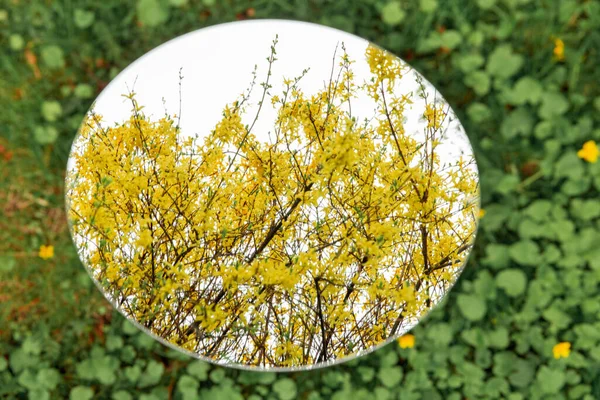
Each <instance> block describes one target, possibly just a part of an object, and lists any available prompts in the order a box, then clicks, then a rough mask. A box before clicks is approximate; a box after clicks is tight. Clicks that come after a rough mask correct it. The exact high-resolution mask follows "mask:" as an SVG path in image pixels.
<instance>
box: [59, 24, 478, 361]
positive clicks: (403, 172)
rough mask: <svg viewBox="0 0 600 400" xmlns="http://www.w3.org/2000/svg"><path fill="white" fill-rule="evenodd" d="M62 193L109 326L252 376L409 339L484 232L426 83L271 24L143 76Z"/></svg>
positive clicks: (244, 28) (305, 32)
mask: <svg viewBox="0 0 600 400" xmlns="http://www.w3.org/2000/svg"><path fill="white" fill-rule="evenodd" d="M309 43H310V46H309V45H308V44H309ZM67 188H68V191H67V207H68V213H69V218H70V222H71V225H70V227H71V233H72V236H73V240H74V243H75V244H76V246H77V247H78V250H79V255H80V257H81V259H82V261H83V263H84V264H85V265H86V267H87V268H88V270H89V272H90V274H91V275H92V276H93V278H94V280H95V281H96V283H97V284H98V286H99V287H100V288H101V290H102V291H103V292H104V294H105V296H106V297H107V298H108V299H109V300H110V301H111V302H112V303H113V304H114V305H115V307H117V309H118V310H119V311H120V312H122V313H123V314H124V315H125V316H126V317H128V318H129V319H130V320H132V321H134V322H136V323H138V324H139V326H141V327H143V328H145V329H146V330H147V331H148V332H150V333H152V334H153V335H155V337H157V338H159V339H160V340H162V341H163V342H165V343H168V344H170V345H172V346H174V347H176V348H178V349H181V350H184V351H187V352H189V353H191V354H194V355H196V356H198V357H201V358H205V359H207V360H210V361H212V362H216V363H221V364H228V365H235V366H240V367H259V368H279V369H281V368H287V369H298V368H308V367H314V366H316V365H328V364H331V363H334V362H335V361H339V360H341V359H344V358H347V357H348V356H355V355H360V354H365V353H367V352H369V351H372V350H373V349H375V348H376V347H378V346H380V345H382V344H384V343H386V342H388V341H390V340H393V339H394V338H397V337H398V336H400V335H402V334H404V333H406V332H407V331H408V330H409V329H410V328H411V327H413V326H414V325H415V324H417V323H418V321H419V320H420V319H421V318H422V317H423V316H424V315H425V314H426V313H427V312H428V311H429V310H430V309H431V308H432V307H433V306H434V305H435V304H437V303H438V302H439V301H440V300H441V299H442V297H443V296H444V295H445V294H446V293H447V292H448V290H449V289H450V288H451V286H452V285H453V284H454V282H455V281H456V279H457V278H458V275H459V273H460V271H461V269H462V267H463V265H464V262H465V260H466V258H467V255H468V253H469V251H470V249H471V246H472V243H473V240H474V236H475V231H476V227H477V216H478V212H479V185H478V175H477V169H476V166H475V161H474V157H473V153H472V149H471V147H470V144H469V141H468V139H467V137H466V135H465V133H464V131H463V129H462V127H461V125H460V123H459V121H458V119H457V118H456V116H455V115H454V113H453V112H452V110H451V109H450V107H449V106H448V104H447V103H446V102H445V101H444V99H443V98H442V97H441V96H440V94H439V93H438V92H437V91H436V90H435V89H434V88H433V87H432V86H431V85H430V84H429V83H428V82H427V81H425V80H424V79H423V78H422V77H421V76H420V75H419V74H417V73H416V72H415V71H414V70H412V69H411V68H410V67H409V66H408V65H407V64H405V63H404V62H403V61H402V60H400V59H399V58H397V57H395V56H394V55H392V54H390V53H388V52H386V51H385V50H383V49H381V48H379V47H376V46H374V45H372V44H370V43H368V42H366V41H364V40H362V39H360V38H358V37H355V36H352V35H349V34H346V33H343V32H341V31H338V30H334V29H330V28H325V27H321V26H318V25H313V24H307V23H299V22H291V21H277V20H271V21H255V22H237V23H231V24H225V25H218V26H215V27H211V28H208V29H203V30H200V31H197V32H193V33H191V34H188V35H184V36H182V37H181V38H178V39H175V40H173V41H170V42H168V43H166V44H164V45H162V46H160V47H158V48H157V49H155V50H153V51H152V52H150V53H148V54H147V55H146V56H144V57H142V58H141V59H139V60H138V61H136V62H135V63H133V64H132V65H131V66H130V67H129V68H127V69H126V70H125V71H123V72H122V73H121V74H120V75H119V76H117V77H116V78H115V80H114V81H113V82H111V84H110V85H109V86H108V87H107V88H106V89H105V91H104V92H103V93H102V94H101V95H100V96H99V98H98V99H97V100H96V102H95V103H94V105H93V107H92V109H91V110H90V111H89V112H88V114H87V115H86V117H85V120H84V122H83V124H82V126H81V129H80V131H79V134H78V136H77V138H76V140H75V143H74V145H73V148H72V151H71V156H70V159H69V165H68V175H67Z"/></svg>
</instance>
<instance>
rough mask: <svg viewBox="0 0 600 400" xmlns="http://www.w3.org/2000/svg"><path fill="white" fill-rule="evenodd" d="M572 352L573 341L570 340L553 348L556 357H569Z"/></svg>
mask: <svg viewBox="0 0 600 400" xmlns="http://www.w3.org/2000/svg"><path fill="white" fill-rule="evenodd" d="M570 352H571V343H569V342H560V343H558V344H557V345H555V346H554V347H553V348H552V354H554V358H556V359H559V358H561V357H565V358H566V357H569V353H570Z"/></svg>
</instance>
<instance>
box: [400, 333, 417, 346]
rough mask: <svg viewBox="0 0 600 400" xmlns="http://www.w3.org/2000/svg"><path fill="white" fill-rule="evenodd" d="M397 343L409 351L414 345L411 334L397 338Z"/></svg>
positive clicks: (413, 338) (413, 337)
mask: <svg viewBox="0 0 600 400" xmlns="http://www.w3.org/2000/svg"><path fill="white" fill-rule="evenodd" d="M398 343H399V344H400V347H401V348H403V349H411V348H413V347H414V345H415V336H414V335H411V334H407V335H404V336H400V337H399V338H398Z"/></svg>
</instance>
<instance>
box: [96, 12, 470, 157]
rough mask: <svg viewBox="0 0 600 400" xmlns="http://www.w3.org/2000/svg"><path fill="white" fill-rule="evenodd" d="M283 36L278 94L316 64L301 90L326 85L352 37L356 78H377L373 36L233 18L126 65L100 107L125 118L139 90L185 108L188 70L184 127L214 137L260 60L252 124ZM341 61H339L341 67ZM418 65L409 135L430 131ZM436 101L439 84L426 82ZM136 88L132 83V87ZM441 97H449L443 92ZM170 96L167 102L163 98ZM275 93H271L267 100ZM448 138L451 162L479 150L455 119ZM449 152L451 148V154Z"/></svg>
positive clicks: (366, 107) (153, 105)
mask: <svg viewBox="0 0 600 400" xmlns="http://www.w3.org/2000/svg"><path fill="white" fill-rule="evenodd" d="M276 34H278V35H279V43H278V44H277V46H276V50H277V56H276V57H277V61H275V63H274V66H273V75H272V78H271V84H272V85H273V89H271V93H272V94H281V89H282V88H283V84H282V80H283V77H287V78H293V77H296V76H298V75H300V74H301V72H302V70H303V69H305V68H308V67H310V71H309V72H308V74H307V75H306V76H305V77H304V78H303V79H302V81H301V83H300V88H302V89H303V90H304V92H305V93H306V94H312V93H315V92H316V91H317V90H319V89H322V88H323V86H324V84H325V81H328V80H329V76H330V72H331V66H332V57H333V54H334V51H335V49H336V45H337V44H338V43H339V44H340V47H339V48H338V53H337V55H338V56H339V55H341V54H342V49H341V43H342V42H344V44H345V46H346V49H347V51H348V54H349V56H350V58H351V59H353V60H355V61H356V62H355V63H354V64H352V68H353V70H354V73H355V78H356V83H357V84H361V83H362V82H363V81H364V80H365V79H368V78H370V76H371V75H370V72H369V67H368V65H367V63H366V61H365V58H364V52H365V49H366V47H367V45H368V42H367V41H366V40H364V39H361V38H359V37H357V36H354V35H351V34H348V33H345V32H343V31H340V30H337V29H333V28H329V27H324V26H321V25H316V24H311V23H305V22H298V21H288V20H254V21H243V22H233V23H227V24H221V25H216V26H212V27H208V28H204V29H201V30H198V31H195V32H191V33H188V34H186V35H183V36H180V37H178V38H175V39H173V40H171V41H169V42H166V43H164V44H163V45H161V46H159V47H157V48H155V49H153V50H152V51H150V52H148V53H147V54H145V55H144V56H142V57H140V58H139V59H137V60H136V61H135V62H133V63H132V64H131V65H129V66H128V67H127V68H126V69H125V70H124V71H122V72H121V73H120V74H119V75H118V76H117V77H116V78H115V79H114V80H113V81H112V82H111V83H110V84H109V85H108V86H107V87H106V88H105V89H104V91H103V92H102V93H101V94H100V96H99V97H98V98H97V100H96V103H95V111H96V112H97V113H99V114H100V115H102V116H103V120H104V123H105V125H113V124H114V123H120V122H123V121H125V120H127V119H128V118H129V116H130V115H131V103H130V101H129V100H128V99H125V98H124V97H122V96H121V95H122V94H126V93H128V92H129V89H133V90H134V92H135V93H136V99H137V101H138V103H139V104H140V105H142V106H144V107H145V108H144V112H145V113H146V115H148V116H150V117H154V118H160V117H162V116H164V113H165V107H166V110H167V112H168V113H169V114H171V115H172V114H179V70H180V68H182V75H183V81H182V93H181V106H182V110H181V111H182V112H181V130H182V133H183V134H185V135H193V134H196V133H197V134H198V135H199V137H200V138H202V137H204V136H206V135H207V134H209V133H210V131H211V130H212V129H213V128H214V127H215V125H216V124H217V122H218V121H219V120H220V119H221V116H222V110H223V107H224V106H225V105H226V104H229V103H232V102H233V101H235V100H237V99H238V98H239V95H240V94H241V93H242V92H244V91H246V89H247V88H248V87H249V85H250V82H251V81H252V71H253V69H254V66H255V65H257V66H258V69H257V81H256V85H255V87H254V91H253V96H252V97H251V101H250V105H251V107H249V108H248V112H247V113H246V115H245V116H244V122H245V123H251V121H252V119H253V118H254V113H255V110H256V107H257V105H256V103H257V102H258V99H259V96H260V94H261V92H262V87H261V86H259V84H260V83H261V82H263V81H264V79H265V77H266V71H267V68H268V62H267V60H266V58H267V57H268V56H269V54H270V46H271V43H272V41H273V39H274V38H275V35H276ZM338 63H339V59H338V60H336V72H337V68H338V67H337V64H338ZM415 74H416V72H415V71H414V70H411V71H410V73H407V74H406V75H405V76H404V77H403V79H402V80H401V81H400V82H399V84H398V85H397V89H398V90H397V91H396V94H397V95H401V94H407V93H410V92H411V91H412V92H413V96H412V99H413V101H414V104H413V105H412V106H409V107H411V108H412V109H413V110H414V111H413V112H410V111H408V112H406V117H407V121H406V123H405V129H406V132H408V133H415V132H422V131H423V127H424V124H425V123H424V122H421V121H419V120H420V118H421V115H422V112H423V110H424V101H423V100H421V99H420V98H419V97H418V96H417V88H418V85H417V83H416V81H415ZM424 82H425V84H426V87H427V90H428V92H429V93H430V101H431V100H432V99H433V96H434V92H435V88H434V87H433V86H431V85H430V84H429V82H427V81H426V80H425V81H424ZM128 88H129V89H128ZM437 97H438V98H440V97H441V95H440V94H439V93H438V94H437ZM163 98H164V103H163ZM267 99H268V98H267ZM373 111H374V103H373V102H372V100H370V99H368V98H367V97H366V96H364V97H362V98H358V99H353V100H352V113H353V115H355V116H358V117H359V121H360V120H362V119H364V118H365V117H367V118H371V117H372V116H373V115H374V112H373ZM274 119H275V110H274V109H273V108H272V106H271V103H270V101H268V102H267V101H266V102H265V106H264V107H263V109H262V111H261V116H260V117H259V119H258V122H257V124H256V126H255V127H254V129H253V133H254V134H255V135H256V137H257V139H259V140H260V139H263V140H268V139H267V132H268V131H269V130H270V129H273V122H274ZM446 124H447V127H448V131H447V132H448V137H447V140H446V141H444V142H443V144H442V147H441V148H440V147H438V154H441V159H442V160H443V161H451V160H452V159H455V158H456V157H457V156H458V155H459V154H461V153H464V154H465V155H472V154H473V153H472V149H471V146H470V143H469V141H468V138H467V137H466V135H465V134H464V131H463V129H462V126H461V125H460V123H459V122H458V119H454V121H453V122H450V123H449V124H448V119H446ZM443 153H446V154H445V155H444V154H443Z"/></svg>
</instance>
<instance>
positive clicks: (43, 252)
mask: <svg viewBox="0 0 600 400" xmlns="http://www.w3.org/2000/svg"><path fill="white" fill-rule="evenodd" d="M39 256H40V257H41V258H43V259H44V260H47V259H49V258H52V257H54V246H44V245H42V246H40V252H39Z"/></svg>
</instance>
